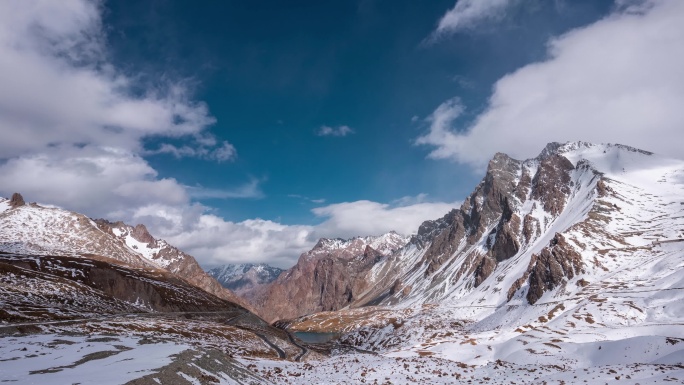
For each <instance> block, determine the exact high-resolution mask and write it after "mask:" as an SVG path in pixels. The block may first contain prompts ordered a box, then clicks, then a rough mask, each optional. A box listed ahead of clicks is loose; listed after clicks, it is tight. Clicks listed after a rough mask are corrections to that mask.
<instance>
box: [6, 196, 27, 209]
mask: <svg viewBox="0 0 684 385" xmlns="http://www.w3.org/2000/svg"><path fill="white" fill-rule="evenodd" d="M9 205H10V207H12V208H16V207H19V206H24V205H26V202H24V197H22V196H21V194H19V193H14V194H12V198H10V201H9Z"/></svg>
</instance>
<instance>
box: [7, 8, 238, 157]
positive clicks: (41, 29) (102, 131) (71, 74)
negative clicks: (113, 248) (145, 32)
mask: <svg viewBox="0 0 684 385" xmlns="http://www.w3.org/2000/svg"><path fill="white" fill-rule="evenodd" d="M100 13H101V8H100V3H99V2H96V1H86V0H64V1H58V2H55V1H51V0H37V1H31V2H26V1H22V0H6V1H2V2H0V84H2V87H0V130H1V131H2V132H3V133H5V135H3V140H2V141H0V153H1V154H2V156H3V157H5V158H8V157H14V156H19V155H25V154H26V153H27V152H32V151H33V152H36V151H41V150H43V149H44V148H45V147H46V146H48V145H53V144H56V143H57V144H73V143H78V144H87V145H93V146H109V147H117V148H122V149H126V150H129V151H138V150H139V149H140V139H141V138H143V137H146V136H155V135H162V136H172V137H178V136H183V135H190V134H198V133H200V132H202V131H203V130H204V129H205V127H207V126H208V125H211V124H213V123H214V118H213V117H212V116H210V115H209V112H208V109H207V107H206V105H205V104H204V103H201V102H194V101H192V100H191V99H190V98H189V95H188V92H187V90H186V88H185V87H184V84H183V82H176V83H167V84H166V85H164V86H162V87H160V86H157V87H154V88H153V87H148V88H147V89H145V90H144V91H143V92H138V93H135V94H134V92H133V91H132V87H133V86H136V87H140V84H138V82H137V80H136V79H134V78H132V77H130V76H127V75H126V74H124V73H122V72H121V71H117V70H116V69H115V68H114V67H113V66H112V65H111V64H109V63H108V62H107V60H106V59H107V55H106V45H105V38H104V32H103V26H102V20H101V18H100ZM134 83H135V84H134ZM219 154H221V155H219ZM226 154H227V153H226V149H225V148H223V149H222V150H220V151H219V153H217V156H218V157H222V158H225V157H226Z"/></svg>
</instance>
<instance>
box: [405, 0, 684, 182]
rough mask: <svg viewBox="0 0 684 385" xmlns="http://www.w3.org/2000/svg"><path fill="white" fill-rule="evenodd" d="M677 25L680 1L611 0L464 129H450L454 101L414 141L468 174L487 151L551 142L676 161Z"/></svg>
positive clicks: (528, 150)
mask: <svg viewBox="0 0 684 385" xmlns="http://www.w3.org/2000/svg"><path fill="white" fill-rule="evenodd" d="M462 3H464V2H459V3H457V7H458V5H459V4H462ZM466 3H467V2H466ZM464 4H465V3H464ZM454 9H456V8H454ZM683 19H684V2H682V1H678V0H645V1H621V2H618V3H617V5H616V9H615V11H614V12H613V13H612V14H611V15H609V16H608V17H606V18H604V19H602V20H600V21H598V22H596V23H594V24H591V25H589V26H586V27H583V28H578V29H575V30H573V31H570V32H569V33H566V34H564V35H562V36H559V37H557V38H554V39H552V40H551V41H549V43H548V48H547V51H548V58H547V59H546V60H545V61H542V62H538V63H533V64H529V65H526V66H524V67H522V68H520V69H518V70H517V71H515V72H513V73H511V74H508V75H506V76H504V77H503V78H501V79H499V80H498V81H497V82H496V84H495V85H494V87H493V91H492V95H491V97H490V99H489V102H488V105H487V108H486V109H485V111H484V112H482V113H481V114H480V115H479V116H478V117H477V118H476V119H475V121H474V122H473V123H472V124H470V125H467V126H464V127H458V126H457V125H456V124H455V123H456V122H457V120H458V118H459V116H460V115H461V113H462V112H463V110H464V106H463V104H462V103H461V101H460V100H459V99H458V98H455V99H451V100H448V101H446V102H444V103H443V104H441V105H440V106H439V107H437V108H436V109H435V111H434V112H433V113H432V115H431V116H430V117H429V118H428V119H427V120H428V122H429V123H430V128H429V130H428V132H427V133H425V134H424V135H423V136H421V137H419V138H418V139H417V140H416V143H417V144H421V145H428V146H431V147H432V148H433V149H432V151H431V153H430V155H429V156H430V157H432V158H437V159H450V160H453V161H456V162H461V163H467V164H471V165H473V166H474V167H475V168H476V169H481V168H482V167H484V166H485V165H486V162H487V161H488V160H489V159H490V158H491V156H492V155H493V154H494V153H495V152H498V151H500V152H505V153H507V154H509V155H511V156H513V157H516V158H519V159H525V158H530V157H534V156H536V155H537V153H538V152H539V151H540V149H542V148H543V147H544V145H545V144H546V143H548V142H551V141H557V142H564V141H575V140H584V141H591V142H611V143H614V142H618V143H622V144H627V145H631V146H634V147H637V148H642V149H645V150H650V151H654V152H657V153H661V154H664V155H669V156H673V157H678V158H681V157H682V152H681V143H684V129H683V128H684V109H682V108H681V106H682V105H684V76H682V73H683V72H682V68H684V44H682V41H684V23H682V20H683Z"/></svg>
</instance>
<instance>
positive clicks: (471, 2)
mask: <svg viewBox="0 0 684 385" xmlns="http://www.w3.org/2000/svg"><path fill="white" fill-rule="evenodd" d="M515 1H516V0H458V1H457V2H456V5H454V7H453V8H452V9H450V10H449V11H447V13H445V14H444V16H442V18H441V19H440V20H439V23H438V24H437V30H436V31H435V34H436V35H440V34H444V33H449V32H459V31H463V30H468V29H472V28H475V27H476V26H478V25H479V24H481V23H482V22H484V21H488V20H489V21H492V20H497V19H500V18H501V17H503V16H504V14H505V11H506V8H508V7H509V6H510V5H511V4H513V3H514V2H515Z"/></svg>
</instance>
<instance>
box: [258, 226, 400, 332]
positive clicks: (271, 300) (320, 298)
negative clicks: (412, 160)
mask: <svg viewBox="0 0 684 385" xmlns="http://www.w3.org/2000/svg"><path fill="white" fill-rule="evenodd" d="M407 241H408V238H405V237H402V236H400V235H399V234H396V233H389V234H385V235H383V236H380V237H365V238H353V239H350V240H341V239H321V240H320V241H319V242H318V244H316V246H315V247H314V248H313V249H311V251H308V252H306V253H304V254H302V255H301V257H300V258H299V261H298V262H297V264H296V265H295V266H294V267H292V268H291V269H289V270H287V271H285V272H283V273H282V274H280V276H279V277H278V278H277V279H276V280H275V281H273V282H272V283H271V284H269V285H267V286H265V287H263V288H261V290H259V291H258V292H256V293H254V294H253V296H252V298H253V299H252V302H251V304H252V305H253V306H254V307H255V308H256V311H257V312H258V313H259V314H261V315H262V316H263V317H264V318H265V319H266V320H267V321H269V322H272V321H275V320H279V319H292V318H296V317H299V316H302V315H307V314H311V313H315V312H319V311H328V310H338V309H341V308H343V307H345V306H348V305H349V304H351V303H353V302H354V301H355V300H356V299H357V298H358V296H359V295H360V294H362V293H363V292H364V291H365V290H367V289H368V288H369V287H370V286H371V285H373V284H374V282H372V281H369V280H368V279H367V273H368V272H369V271H370V270H371V269H372V268H373V266H375V265H376V264H377V263H378V262H379V261H381V260H382V259H383V258H385V257H386V255H387V254H391V253H392V252H393V251H394V250H396V249H397V248H400V247H402V246H404V245H405V244H406V242H407ZM379 250H384V253H383V252H381V251H379Z"/></svg>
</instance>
